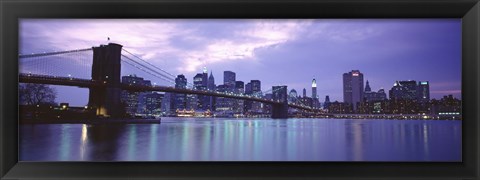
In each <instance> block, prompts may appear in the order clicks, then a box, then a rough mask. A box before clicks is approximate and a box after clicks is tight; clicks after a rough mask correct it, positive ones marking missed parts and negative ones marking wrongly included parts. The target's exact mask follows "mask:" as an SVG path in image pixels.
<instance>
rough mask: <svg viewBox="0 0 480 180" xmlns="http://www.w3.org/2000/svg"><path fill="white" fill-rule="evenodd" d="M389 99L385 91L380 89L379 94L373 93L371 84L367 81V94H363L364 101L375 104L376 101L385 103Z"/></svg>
mask: <svg viewBox="0 0 480 180" xmlns="http://www.w3.org/2000/svg"><path fill="white" fill-rule="evenodd" d="M386 99H387V94H385V90H383V88H382V89H380V90H378V92H374V91H372V89H371V88H370V84H369V82H368V81H367V84H366V85H365V92H364V93H363V100H364V101H366V102H375V101H384V100H386Z"/></svg>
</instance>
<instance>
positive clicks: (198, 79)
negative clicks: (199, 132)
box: [190, 69, 210, 110]
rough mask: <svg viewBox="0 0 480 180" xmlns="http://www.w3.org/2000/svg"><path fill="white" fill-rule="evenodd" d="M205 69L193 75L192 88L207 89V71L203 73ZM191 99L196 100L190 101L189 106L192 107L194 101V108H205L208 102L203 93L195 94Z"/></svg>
mask: <svg viewBox="0 0 480 180" xmlns="http://www.w3.org/2000/svg"><path fill="white" fill-rule="evenodd" d="M205 70H206V69H204V70H203V73H198V74H197V75H195V77H193V86H194V89H196V90H207V82H208V79H207V77H208V76H207V73H205ZM191 100H193V101H196V102H190V103H191V104H192V105H191V107H194V106H195V105H194V104H193V103H196V107H195V110H197V109H198V110H207V107H208V104H209V101H210V100H209V98H208V97H206V96H204V95H195V98H191Z"/></svg>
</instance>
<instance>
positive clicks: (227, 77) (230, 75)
mask: <svg viewBox="0 0 480 180" xmlns="http://www.w3.org/2000/svg"><path fill="white" fill-rule="evenodd" d="M223 84H224V85H225V86H226V87H227V89H229V90H230V92H233V89H234V88H235V73H234V72H232V71H224V72H223Z"/></svg>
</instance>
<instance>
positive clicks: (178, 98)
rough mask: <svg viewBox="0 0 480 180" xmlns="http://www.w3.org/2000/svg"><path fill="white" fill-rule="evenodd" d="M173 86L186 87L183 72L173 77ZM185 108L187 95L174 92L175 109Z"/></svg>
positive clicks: (177, 87)
mask: <svg viewBox="0 0 480 180" xmlns="http://www.w3.org/2000/svg"><path fill="white" fill-rule="evenodd" d="M175 88H176V89H186V88H187V78H185V76H184V75H183V74H180V75H178V76H177V78H175ZM186 108H187V95H186V94H179V93H176V94H175V109H177V110H184V109H186Z"/></svg>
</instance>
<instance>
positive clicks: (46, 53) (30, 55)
mask: <svg viewBox="0 0 480 180" xmlns="http://www.w3.org/2000/svg"><path fill="white" fill-rule="evenodd" d="M91 50H92V48H84V49H75V50H66V51H55V52H44V53H35V54H34V53H32V54H19V55H18V58H32V57H41V56H51V55H58V54H67V53H75V52H82V51H91Z"/></svg>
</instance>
